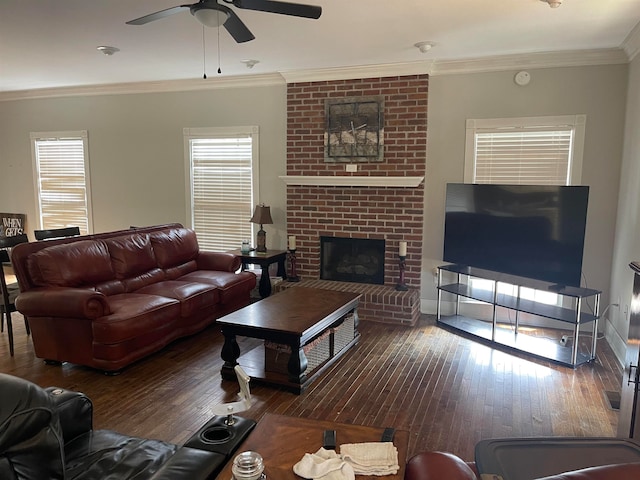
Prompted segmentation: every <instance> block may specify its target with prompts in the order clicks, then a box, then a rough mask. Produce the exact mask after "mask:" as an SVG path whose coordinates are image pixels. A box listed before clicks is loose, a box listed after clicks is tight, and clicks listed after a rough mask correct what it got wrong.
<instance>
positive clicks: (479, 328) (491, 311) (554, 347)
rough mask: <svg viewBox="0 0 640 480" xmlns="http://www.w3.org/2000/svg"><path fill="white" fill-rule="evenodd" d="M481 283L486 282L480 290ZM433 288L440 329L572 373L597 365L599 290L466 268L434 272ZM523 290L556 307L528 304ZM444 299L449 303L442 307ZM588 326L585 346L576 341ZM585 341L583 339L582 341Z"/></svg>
mask: <svg viewBox="0 0 640 480" xmlns="http://www.w3.org/2000/svg"><path fill="white" fill-rule="evenodd" d="M474 280H478V281H474ZM479 280H484V282H482V283H483V284H484V285H483V286H482V287H481V286H480V285H478V284H479V283H480V282H479ZM437 288H438V304H437V323H438V325H439V326H441V327H443V328H447V329H449V330H452V331H454V332H455V333H462V334H465V335H468V336H470V337H471V338H473V339H474V340H478V341H481V342H483V343H486V344H488V345H490V346H492V347H498V348H502V349H505V350H508V351H519V352H523V353H526V354H528V355H531V356H533V357H537V358H540V359H544V360H551V361H553V362H555V363H558V364H561V365H566V366H569V367H573V368H575V367H577V366H578V365H581V364H583V363H588V362H591V361H593V360H595V359H596V342H597V339H598V318H599V308H600V295H601V293H602V292H600V291H599V290H592V289H589V288H580V287H569V286H561V285H555V284H552V283H549V282H543V281H540V280H535V279H530V278H525V277H518V276H515V275H507V274H502V273H498V272H492V271H490V270H483V269H479V268H473V267H468V266H464V265H442V266H440V267H438V287H437ZM527 289H530V290H536V291H538V292H548V293H552V294H554V295H556V296H557V297H555V299H556V300H557V302H556V303H555V304H552V305H551V304H549V303H545V302H542V301H541V300H539V299H533V300H532V299H531V298H530V296H528V295H526V294H524V292H523V290H525V291H527ZM530 290H529V291H530ZM443 296H445V298H447V297H448V298H451V299H452V300H451V301H448V302H444V300H443ZM464 299H467V301H464ZM445 310H446V314H445V313H444V311H445ZM512 313H513V314H514V317H515V318H514V319H512V318H511V317H512ZM482 317H485V318H482ZM589 323H590V324H591V326H592V328H591V334H590V338H589V339H588V341H587V342H585V341H584V339H583V338H581V337H580V335H581V327H582V326H583V325H585V324H589ZM525 324H526V325H525ZM543 324H544V325H543ZM561 327H562V328H561ZM536 329H538V330H539V329H545V331H546V332H547V333H548V332H549V331H553V330H559V332H558V335H557V338H549V337H548V336H546V337H543V336H538V335H534V334H531V333H529V332H530V331H533V330H536ZM550 329H553V330H550ZM566 333H569V334H571V335H566ZM587 335H588V333H587V334H584V333H583V337H585V336H587Z"/></svg>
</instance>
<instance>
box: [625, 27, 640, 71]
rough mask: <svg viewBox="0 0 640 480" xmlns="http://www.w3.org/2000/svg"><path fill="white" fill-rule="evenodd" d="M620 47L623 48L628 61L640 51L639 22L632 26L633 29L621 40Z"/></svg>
mask: <svg viewBox="0 0 640 480" xmlns="http://www.w3.org/2000/svg"><path fill="white" fill-rule="evenodd" d="M622 48H623V49H624V51H625V53H626V54H627V57H629V61H632V60H633V59H634V58H635V57H636V55H638V52H640V22H638V23H637V24H636V26H635V27H633V30H631V32H629V35H627V38H625V39H624V42H622Z"/></svg>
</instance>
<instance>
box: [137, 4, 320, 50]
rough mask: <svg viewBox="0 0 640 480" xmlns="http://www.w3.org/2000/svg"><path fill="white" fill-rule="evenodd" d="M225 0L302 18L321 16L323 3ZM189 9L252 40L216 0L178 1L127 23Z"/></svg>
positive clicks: (237, 19) (237, 37) (238, 38)
mask: <svg viewBox="0 0 640 480" xmlns="http://www.w3.org/2000/svg"><path fill="white" fill-rule="evenodd" d="M222 1H223V2H224V3H228V4H231V5H233V6H234V7H236V8H241V9H245V10H256V11H259V12H268V13H277V14H280V15H292V16H294V17H304V18H314V19H317V18H320V15H321V14H322V7H318V6H315V5H304V4H301V3H290V2H280V1H272V0H222ZM185 10H189V11H190V12H191V15H193V16H194V17H196V19H197V20H198V21H199V22H200V23H202V24H203V25H205V26H207V27H219V26H220V25H223V26H224V28H226V29H227V31H228V32H229V34H230V35H231V36H232V37H233V38H234V40H235V41H236V42H238V43H243V42H248V41H250V40H253V39H254V38H256V37H254V36H253V33H251V31H250V30H249V29H248V28H247V26H246V25H245V24H244V23H243V22H242V20H240V17H238V16H237V15H236V13H235V12H234V11H233V10H232V9H230V8H229V7H227V6H226V5H222V4H220V3H218V0H200V1H199V2H198V3H193V4H191V5H179V6H177V7H171V8H167V9H165V10H160V11H159V12H155V13H151V14H149V15H145V16H144V17H140V18H136V19H134V20H130V21H128V22H127V24H128V25H144V24H145V23H149V22H153V21H154V20H159V19H161V18H164V17H167V16H169V15H173V14H174V13H180V12H183V11H185Z"/></svg>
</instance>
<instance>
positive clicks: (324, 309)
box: [216, 287, 360, 393]
mask: <svg viewBox="0 0 640 480" xmlns="http://www.w3.org/2000/svg"><path fill="white" fill-rule="evenodd" d="M359 298H360V294H357V293H351V292H338V291H334V290H322V289H317V288H305V287H295V288H288V289H286V290H284V291H283V292H280V293H277V294H275V295H271V296H270V297H267V298H265V299H263V300H260V301H259V302H256V303H253V304H251V305H248V306H246V307H244V308H241V309H240V310H236V311H235V312H233V313H230V314H229V315H226V316H224V317H222V318H219V319H218V320H216V322H217V323H218V324H219V325H220V327H221V329H222V334H223V335H224V345H223V347H222V353H221V356H222V359H223V360H224V365H223V366H222V371H221V373H222V377H223V378H225V379H229V380H234V379H235V378H236V376H235V372H234V370H233V368H234V367H235V366H236V365H237V364H240V365H241V366H242V368H243V369H244V370H245V371H246V372H247V374H248V375H250V376H251V378H252V380H256V381H259V382H264V383H271V384H275V385H280V386H284V387H286V388H287V389H289V390H291V391H293V392H295V393H302V392H303V391H304V389H305V388H306V387H307V386H308V385H309V383H311V382H312V381H313V380H314V379H316V378H317V377H318V376H319V375H320V374H321V373H322V372H323V371H324V370H326V369H327V368H328V367H329V366H330V365H332V364H333V363H334V362H335V361H336V360H337V359H338V358H340V357H341V356H342V355H344V354H345V353H346V352H347V350H348V349H349V348H351V347H352V346H354V345H355V344H357V343H358V340H359V339H360V333H359V332H358V315H357V310H356V309H357V307H358V301H359ZM345 329H346V330H345ZM336 332H340V334H341V336H340V337H338V336H337V334H336ZM344 333H346V334H347V340H346V341H344V336H343V335H342V334H344ZM236 336H242V337H251V338H257V339H262V340H265V341H269V342H273V343H275V344H277V345H280V346H282V347H283V351H284V353H282V356H283V358H282V365H283V370H282V371H278V370H277V369H272V368H270V366H269V365H266V364H265V354H266V353H265V347H264V344H263V343H260V344H259V345H257V346H254V347H253V348H252V349H251V350H249V351H247V352H241V351H240V347H239V346H238V342H237V339H236ZM314 345H318V348H319V349H320V348H321V349H322V351H321V354H322V355H324V356H323V357H321V359H320V360H321V361H320V362H314V366H313V368H312V369H308V368H307V367H308V365H309V361H308V359H307V354H306V353H305V349H306V350H307V352H309V349H310V347H312V346H314ZM319 351H320V350H317V351H316V352H319ZM314 353H315V352H314ZM325 357H326V358H325ZM315 359H316V357H314V360H315ZM285 365H286V367H285Z"/></svg>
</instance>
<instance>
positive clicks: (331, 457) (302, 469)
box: [293, 448, 355, 480]
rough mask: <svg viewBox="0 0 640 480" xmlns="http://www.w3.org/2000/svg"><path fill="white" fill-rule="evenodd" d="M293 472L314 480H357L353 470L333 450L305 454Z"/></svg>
mask: <svg viewBox="0 0 640 480" xmlns="http://www.w3.org/2000/svg"><path fill="white" fill-rule="evenodd" d="M293 472H294V473H295V474H296V475H299V476H301V477H303V478H308V479H312V480H355V474H354V472H353V468H352V467H351V465H349V464H348V463H347V462H345V461H344V460H342V458H340V456H339V455H338V454H337V453H336V452H334V451H333V450H325V449H324V448H321V449H320V450H318V451H317V452H316V453H305V454H304V457H302V460H300V461H299V462H298V463H296V464H295V465H294V466H293Z"/></svg>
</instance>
